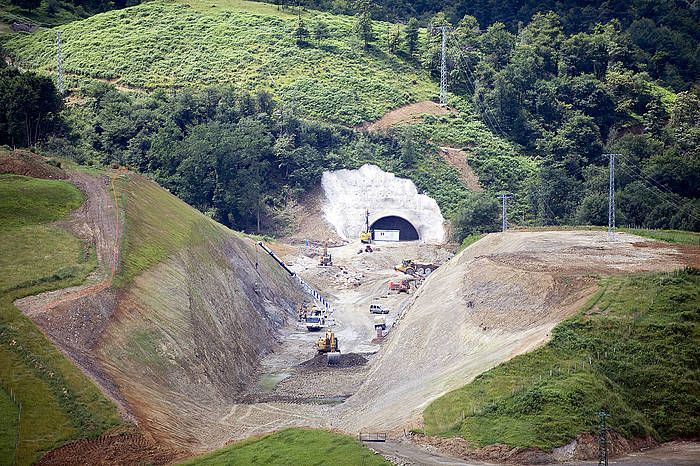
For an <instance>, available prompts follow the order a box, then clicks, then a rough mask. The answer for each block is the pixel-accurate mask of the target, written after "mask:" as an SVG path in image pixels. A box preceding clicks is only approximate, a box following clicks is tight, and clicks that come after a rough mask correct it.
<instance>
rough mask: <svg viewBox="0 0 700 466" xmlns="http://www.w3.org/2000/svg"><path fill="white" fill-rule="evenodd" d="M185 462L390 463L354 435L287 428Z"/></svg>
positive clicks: (209, 464)
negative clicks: (362, 443) (353, 436)
mask: <svg viewBox="0 0 700 466" xmlns="http://www.w3.org/2000/svg"><path fill="white" fill-rule="evenodd" d="M183 464H185V465H191V466H194V465H201V466H205V465H206V466H216V465H222V466H223V465H231V466H233V465H249V464H264V465H270V466H274V465H279V466H282V465H290V464H294V465H298V466H307V465H319V466H320V465H327V464H333V465H337V466H354V465H367V466H371V465H377V466H379V465H388V464H391V463H389V462H388V461H386V460H385V459H384V458H382V457H381V456H380V455H377V454H375V453H372V452H371V451H370V450H368V449H367V448H365V447H364V446H363V445H361V444H360V443H359V442H358V441H357V440H355V439H354V438H352V437H350V436H347V435H341V434H336V433H332V432H328V431H324V430H313V429H285V430H282V431H279V432H276V433H274V434H272V435H269V436H266V437H263V438H261V439H255V440H247V441H243V442H239V443H235V444H233V445H230V446H228V447H225V448H222V449H221V450H218V451H215V452H214V453H210V454H208V455H206V456H202V457H199V458H194V459H192V460H189V461H187V462H186V463H183Z"/></svg>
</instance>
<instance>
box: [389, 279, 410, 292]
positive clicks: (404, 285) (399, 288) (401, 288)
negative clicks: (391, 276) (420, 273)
mask: <svg viewBox="0 0 700 466" xmlns="http://www.w3.org/2000/svg"><path fill="white" fill-rule="evenodd" d="M410 289H411V283H410V282H409V281H408V280H401V281H400V282H389V291H396V293H397V294H398V293H406V294H408V292H409V290H410Z"/></svg>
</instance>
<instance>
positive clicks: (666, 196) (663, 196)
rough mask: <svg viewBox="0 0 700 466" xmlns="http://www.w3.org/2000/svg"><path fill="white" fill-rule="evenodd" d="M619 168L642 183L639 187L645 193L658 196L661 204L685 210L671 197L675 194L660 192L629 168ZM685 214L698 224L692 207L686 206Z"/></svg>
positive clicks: (622, 166)
mask: <svg viewBox="0 0 700 466" xmlns="http://www.w3.org/2000/svg"><path fill="white" fill-rule="evenodd" d="M621 168H622V169H623V170H625V171H626V172H627V174H628V175H630V176H631V177H632V178H635V179H638V180H639V181H640V182H642V184H640V186H642V187H643V188H644V189H646V190H647V191H649V192H650V193H652V194H653V195H655V196H658V198H659V200H661V201H662V202H665V203H667V204H669V205H670V206H672V207H675V208H676V209H678V210H685V209H686V206H683V205H681V204H679V203H678V202H676V200H675V199H674V198H673V196H677V194H675V193H674V192H672V191H669V192H668V193H666V192H664V191H662V190H661V189H659V188H658V187H656V186H654V185H653V184H651V182H649V181H648V178H647V177H644V176H643V175H642V176H639V174H638V173H635V172H634V171H632V169H631V167H630V166H624V165H621ZM686 212H687V214H688V216H689V217H690V218H692V219H693V220H696V221H699V222H700V218H699V217H698V216H696V215H694V214H693V208H692V206H688V207H687V210H686Z"/></svg>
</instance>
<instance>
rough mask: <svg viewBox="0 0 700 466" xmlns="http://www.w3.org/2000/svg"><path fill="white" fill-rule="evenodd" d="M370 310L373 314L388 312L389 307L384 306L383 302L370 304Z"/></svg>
mask: <svg viewBox="0 0 700 466" xmlns="http://www.w3.org/2000/svg"><path fill="white" fill-rule="evenodd" d="M369 312H371V313H372V314H388V313H389V309H387V308H385V307H383V306H382V305H381V304H370V305H369Z"/></svg>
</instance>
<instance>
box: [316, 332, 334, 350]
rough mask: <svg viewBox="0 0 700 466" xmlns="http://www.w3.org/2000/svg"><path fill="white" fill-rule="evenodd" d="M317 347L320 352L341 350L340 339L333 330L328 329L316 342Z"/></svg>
mask: <svg viewBox="0 0 700 466" xmlns="http://www.w3.org/2000/svg"><path fill="white" fill-rule="evenodd" d="M316 349H317V350H318V352H319V353H336V352H338V353H339V352H340V349H339V347H338V339H337V338H336V337H335V333H333V330H326V334H325V335H324V336H322V337H320V338H319V339H318V341H317V342H316Z"/></svg>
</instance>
